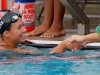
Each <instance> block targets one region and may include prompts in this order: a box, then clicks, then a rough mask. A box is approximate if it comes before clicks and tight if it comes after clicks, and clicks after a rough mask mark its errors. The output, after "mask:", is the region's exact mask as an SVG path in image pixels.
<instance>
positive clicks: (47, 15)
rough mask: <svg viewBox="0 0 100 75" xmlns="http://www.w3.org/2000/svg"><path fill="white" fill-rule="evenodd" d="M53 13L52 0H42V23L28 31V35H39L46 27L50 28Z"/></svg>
mask: <svg viewBox="0 0 100 75" xmlns="http://www.w3.org/2000/svg"><path fill="white" fill-rule="evenodd" d="M53 14H54V4H53V0H44V21H43V23H42V25H40V26H39V27H38V28H37V29H35V30H33V31H32V32H30V33H28V34H27V36H29V35H41V34H43V33H44V32H45V31H47V30H48V29H50V27H51V25H52V22H53Z"/></svg>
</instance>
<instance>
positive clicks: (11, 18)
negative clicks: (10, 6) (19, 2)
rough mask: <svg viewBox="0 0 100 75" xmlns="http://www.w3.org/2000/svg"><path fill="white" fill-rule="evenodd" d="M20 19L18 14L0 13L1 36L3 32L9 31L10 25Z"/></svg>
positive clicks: (10, 12)
mask: <svg viewBox="0 0 100 75" xmlns="http://www.w3.org/2000/svg"><path fill="white" fill-rule="evenodd" d="M19 17H22V16H21V14H20V13H14V12H12V11H10V10H2V11H0V18H1V19H0V34H1V36H2V34H3V32H4V31H5V30H7V31H9V30H10V28H11V24H12V23H14V22H17V20H18V18H19Z"/></svg>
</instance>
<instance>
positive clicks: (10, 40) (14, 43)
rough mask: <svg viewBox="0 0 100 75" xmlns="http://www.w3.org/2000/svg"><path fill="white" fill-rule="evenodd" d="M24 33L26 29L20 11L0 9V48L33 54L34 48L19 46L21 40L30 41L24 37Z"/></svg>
mask: <svg viewBox="0 0 100 75" xmlns="http://www.w3.org/2000/svg"><path fill="white" fill-rule="evenodd" d="M25 33H26V29H25V26H24V22H23V20H22V15H21V14H20V13H14V12H12V11H10V10H4V11H0V35H1V38H0V50H13V51H15V52H21V53H29V54H34V50H31V49H25V48H24V49H22V48H21V47H20V46H21V44H20V43H22V42H25V41H26V42H28V43H31V41H29V40H28V39H26V37H25ZM19 44H20V46H19Z"/></svg>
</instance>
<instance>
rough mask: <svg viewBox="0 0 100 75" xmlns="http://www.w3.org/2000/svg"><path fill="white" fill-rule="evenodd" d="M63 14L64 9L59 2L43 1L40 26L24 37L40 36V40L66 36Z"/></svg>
mask: <svg viewBox="0 0 100 75" xmlns="http://www.w3.org/2000/svg"><path fill="white" fill-rule="evenodd" d="M64 12H65V8H64V6H63V5H62V4H61V2H60V0H44V20H43V23H42V25H41V26H39V27H38V28H37V29H35V30H33V31H32V32H30V33H28V34H26V35H27V36H30V35H35V36H36V35H40V37H42V38H53V37H57V36H63V35H66V31H65V29H64V28H63V17H64Z"/></svg>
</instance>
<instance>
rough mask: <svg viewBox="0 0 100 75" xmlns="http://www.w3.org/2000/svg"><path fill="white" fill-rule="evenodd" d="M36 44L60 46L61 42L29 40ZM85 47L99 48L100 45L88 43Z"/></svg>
mask: <svg viewBox="0 0 100 75" xmlns="http://www.w3.org/2000/svg"><path fill="white" fill-rule="evenodd" d="M31 41H32V42H34V43H36V44H60V43H61V42H62V41H51V40H31ZM86 46H100V43H98V42H97V43H89V44H87V45H86Z"/></svg>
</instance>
